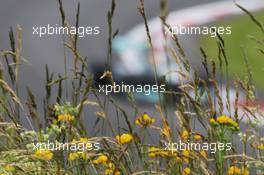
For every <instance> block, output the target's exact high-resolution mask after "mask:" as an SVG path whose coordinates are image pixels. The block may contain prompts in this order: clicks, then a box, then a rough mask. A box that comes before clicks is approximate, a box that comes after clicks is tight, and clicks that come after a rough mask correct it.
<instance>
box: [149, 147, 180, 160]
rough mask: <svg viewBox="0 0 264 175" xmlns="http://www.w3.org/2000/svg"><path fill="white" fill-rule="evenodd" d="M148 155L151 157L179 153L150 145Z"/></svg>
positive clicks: (171, 155)
mask: <svg viewBox="0 0 264 175" xmlns="http://www.w3.org/2000/svg"><path fill="white" fill-rule="evenodd" d="M148 156H149V157H151V158H154V157H176V156H177V153H176V152H174V151H170V150H164V149H161V148H157V147H150V148H149V149H148Z"/></svg>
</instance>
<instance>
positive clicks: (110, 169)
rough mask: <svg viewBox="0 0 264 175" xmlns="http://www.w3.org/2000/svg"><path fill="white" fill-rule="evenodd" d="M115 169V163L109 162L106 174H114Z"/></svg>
mask: <svg viewBox="0 0 264 175" xmlns="http://www.w3.org/2000/svg"><path fill="white" fill-rule="evenodd" d="M114 171H115V164H113V163H112V162H110V163H108V165H107V169H106V170H105V175H110V174H113V173H114Z"/></svg>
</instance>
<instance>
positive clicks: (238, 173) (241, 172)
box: [227, 166, 249, 175]
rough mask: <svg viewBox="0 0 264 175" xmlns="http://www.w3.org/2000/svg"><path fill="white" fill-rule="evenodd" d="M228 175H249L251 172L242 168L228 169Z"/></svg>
mask: <svg viewBox="0 0 264 175" xmlns="http://www.w3.org/2000/svg"><path fill="white" fill-rule="evenodd" d="M227 175H249V171H248V170H247V169H245V168H244V167H242V168H241V169H240V168H238V167H236V166H231V167H229V168H228V171H227Z"/></svg>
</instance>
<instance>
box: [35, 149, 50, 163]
mask: <svg viewBox="0 0 264 175" xmlns="http://www.w3.org/2000/svg"><path fill="white" fill-rule="evenodd" d="M34 157H36V158H38V159H41V160H46V161H48V160H51V159H52V158H53V153H52V152H51V151H50V150H45V149H38V150H37V151H36V152H35V155H34Z"/></svg>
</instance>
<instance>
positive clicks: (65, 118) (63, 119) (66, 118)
mask: <svg viewBox="0 0 264 175" xmlns="http://www.w3.org/2000/svg"><path fill="white" fill-rule="evenodd" d="M74 119H75V117H74V116H73V115H70V114H61V115H59V116H58V121H59V122H71V121H73V120H74Z"/></svg>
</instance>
